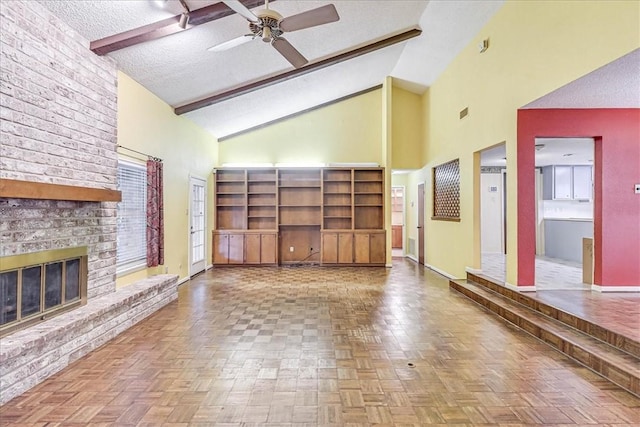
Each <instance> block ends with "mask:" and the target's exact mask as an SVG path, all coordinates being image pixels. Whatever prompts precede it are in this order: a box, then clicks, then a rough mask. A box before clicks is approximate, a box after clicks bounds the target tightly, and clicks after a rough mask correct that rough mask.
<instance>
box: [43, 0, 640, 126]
mask: <svg viewBox="0 0 640 427" xmlns="http://www.w3.org/2000/svg"><path fill="white" fill-rule="evenodd" d="M40 1H41V3H42V4H43V5H44V6H46V7H47V8H49V9H50V10H51V11H52V12H53V13H55V14H56V15H58V16H59V17H60V18H61V19H62V20H63V21H65V22H66V23H68V24H69V25H70V26H71V27H72V28H74V29H76V30H77V31H78V32H79V33H80V34H82V35H83V36H84V37H85V38H87V39H88V40H90V41H93V40H98V39H100V38H103V37H106V36H109V35H114V34H117V33H120V32H123V31H127V30H131V29H133V28H137V27H140V26H142V25H145V24H150V23H153V22H157V21H160V20H162V19H165V18H168V17H172V16H175V15H178V14H180V13H181V12H182V8H181V6H180V3H179V1H178V0H127V1H104V0H40ZM185 1H186V2H187V4H188V5H189V7H190V9H191V10H195V9H199V8H202V7H204V6H208V5H211V4H213V3H217V1H215V0H185ZM329 3H333V4H334V5H335V6H336V9H337V11H338V14H339V15H340V20H339V21H338V22H334V23H330V24H326V25H322V26H318V27H314V28H308V29H305V30H301V31H297V32H293V33H288V34H285V36H286V38H287V39H288V40H289V41H290V42H291V44H293V45H294V46H295V47H296V48H297V49H298V50H299V51H300V52H301V53H302V54H303V55H304V56H306V57H307V58H308V59H309V60H310V62H311V63H313V62H315V61H320V60H322V59H325V58H327V57H331V56H335V55H338V54H340V53H343V52H346V51H349V50H353V49H355V48H357V47H361V46H363V45H367V44H370V43H373V42H375V41H378V40H380V39H384V38H387V37H389V36H391V35H394V34H398V33H401V32H403V31H406V30H408V29H411V28H416V27H418V28H420V29H422V34H421V35H420V36H418V37H415V38H413V39H410V40H408V41H405V42H402V43H398V44H396V45H393V46H389V47H387V48H384V49H381V50H378V51H375V52H372V53H369V54H366V55H363V56H360V57H358V58H355V59H351V60H347V61H344V62H341V63H339V64H336V65H333V66H330V67H328V68H324V69H321V70H318V71H314V72H310V73H308V74H304V75H302V76H299V77H296V78H293V79H290V80H287V81H284V82H280V83H277V84H275V85H272V86H268V87H265V88H263V89H259V90H256V91H253V92H250V93H247V94H245V95H241V96H237V97H235V98H232V99H228V100H226V101H223V102H220V103H218V104H215V105H211V106H209V107H205V108H201V109H199V110H195V111H192V112H190V113H186V117H188V118H190V119H191V120H193V121H194V122H195V123H197V124H199V125H200V126H201V127H203V128H205V129H207V130H209V131H210V132H211V133H212V134H213V135H215V136H216V137H218V138H222V137H225V136H228V135H232V134H235V133H238V132H242V131H244V130H246V129H250V128H252V127H255V126H259V125H261V124H264V123H268V122H271V121H273V120H276V119H278V118H282V117H286V116H288V115H291V114H294V113H297V112H299V111H302V110H306V109H309V108H312V107H315V106H318V105H320V104H323V103H326V102H329V101H332V100H335V99H338V98H341V97H344V96H347V95H350V94H353V93H356V92H359V91H361V90H363V89H368V88H371V87H374V86H377V85H379V84H381V83H382V82H383V81H384V79H385V77H387V76H392V77H394V84H396V85H398V86H401V87H404V88H406V89H408V90H412V91H414V92H417V93H421V92H422V91H424V89H425V88H426V87H428V86H430V85H431V84H433V82H434V81H435V80H436V78H437V77H438V76H439V75H440V73H441V72H442V71H443V70H444V69H445V68H446V67H447V66H448V65H449V64H450V62H451V61H452V60H453V58H455V56H456V55H457V54H458V53H459V52H460V51H461V50H462V49H463V48H464V47H465V46H466V45H467V44H468V43H469V42H470V41H471V40H472V38H473V37H474V36H475V35H476V34H477V33H478V32H479V31H480V30H481V28H482V27H483V26H484V25H485V24H486V23H487V21H488V20H489V19H490V18H491V17H492V16H493V14H494V13H495V12H496V11H497V10H498V9H499V8H500V7H501V6H502V5H503V4H504V0H447V1H444V0H431V1H427V0H334V1H311V0H277V1H274V2H273V3H272V4H271V9H274V10H277V11H278V12H280V13H281V14H282V15H283V16H285V17H286V16H291V15H293V14H296V13H300V12H302V11H306V10H310V9H313V8H316V7H319V6H322V5H325V4H329ZM246 33H248V27H247V21H246V20H245V19H244V18H242V17H241V16H239V15H237V14H233V15H230V16H227V17H225V18H222V19H218V20H215V21H212V22H209V23H206V24H203V25H200V26H197V27H193V28H191V29H189V30H188V31H183V32H180V33H177V34H173V35H170V36H167V37H164V38H161V39H157V40H154V41H150V42H146V43H142V44H138V45H135V46H131V47H128V48H125V49H122V50H119V51H115V52H112V53H110V54H109V56H111V57H112V58H114V59H115V61H116V62H117V64H118V67H119V68H120V69H121V70H122V71H123V72H125V73H126V74H128V75H129V76H131V77H132V78H133V79H135V80H136V81H137V82H139V83H140V84H142V85H143V86H144V87H146V88H147V89H149V90H150V91H151V92H153V93H154V94H156V95H157V96H158V97H159V98H161V99H162V100H164V101H165V102H167V103H168V104H169V105H171V106H173V107H178V106H181V105H184V104H188V103H190V102H192V101H195V100H199V99H202V98H205V97H207V96H211V95H215V94H218V93H220V92H224V91H227V90H230V89H233V88H237V87H240V86H244V85H246V84H249V83H252V82H256V81H259V80H263V79H265V78H268V77H270V76H274V75H276V74H280V73H283V72H287V71H290V70H292V69H293V67H292V66H291V65H289V63H288V62H287V61H286V60H284V59H283V58H282V57H281V56H280V55H279V54H278V53H277V52H276V51H275V50H274V49H273V48H271V47H270V46H268V45H267V44H265V43H262V42H261V41H260V40H259V39H257V40H253V41H252V42H250V43H245V44H243V45H240V46H237V47H235V48H233V49H230V50H228V51H224V52H209V51H207V50H206V49H207V48H208V47H210V46H213V45H215V44H218V43H220V42H224V41H226V40H230V39H233V38H236V37H238V36H241V35H243V34H246ZM638 70H640V49H638V50H636V51H634V52H632V53H630V54H629V55H626V56H624V57H622V58H620V59H618V60H617V61H614V62H613V63H611V64H608V65H606V66H604V67H602V68H601V69H599V70H596V71H594V72H592V73H590V74H588V75H586V76H584V77H583V78H581V79H578V80H576V81H575V82H573V83H570V84H568V85H566V86H564V87H562V88H559V89H558V90H556V91H554V92H551V93H550V94H548V95H546V96H544V97H542V98H540V99H538V100H536V101H533V102H532V103H530V104H528V105H526V106H524V107H523V108H619V107H640V72H638Z"/></svg>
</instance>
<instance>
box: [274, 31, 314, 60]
mask: <svg viewBox="0 0 640 427" xmlns="http://www.w3.org/2000/svg"><path fill="white" fill-rule="evenodd" d="M271 44H272V45H273V47H274V48H276V50H277V51H278V52H280V54H281V55H282V56H284V58H285V59H286V60H287V61H289V62H290V63H291V65H293V66H294V67H296V68H300V67H302V66H303V65H305V64H307V63H308V62H309V61H307V58H305V57H304V56H302V54H301V53H300V52H298V51H297V49H296V48H295V47H293V45H291V43H289V42H288V41H287V40H285V39H283V38H282V37H279V38H277V39H275V40H274V41H273V42H272V43H271Z"/></svg>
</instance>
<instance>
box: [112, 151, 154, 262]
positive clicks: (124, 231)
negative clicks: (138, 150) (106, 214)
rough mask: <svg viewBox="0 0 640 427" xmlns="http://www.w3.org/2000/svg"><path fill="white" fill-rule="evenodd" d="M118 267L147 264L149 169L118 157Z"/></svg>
mask: <svg viewBox="0 0 640 427" xmlns="http://www.w3.org/2000/svg"><path fill="white" fill-rule="evenodd" d="M118 189H119V190H120V191H121V192H122V201H121V202H120V203H118V238H117V271H118V273H123V272H125V271H129V270H133V269H138V268H144V267H145V266H146V259H147V230H146V226H147V170H146V167H145V166H144V165H141V164H137V163H132V162H125V161H119V162H118Z"/></svg>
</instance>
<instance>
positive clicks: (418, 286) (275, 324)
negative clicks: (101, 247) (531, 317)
mask: <svg viewBox="0 0 640 427" xmlns="http://www.w3.org/2000/svg"><path fill="white" fill-rule="evenodd" d="M639 423H640V399H638V398H636V397H634V396H633V395H631V394H629V393H627V392H625V391H623V390H622V389H620V388H618V387H616V386H614V385H612V384H611V383H609V382H607V381H604V380H602V379H601V378H600V377H599V376H597V375H595V374H593V373H592V372H591V371H589V370H587V369H586V368H583V367H581V366H579V365H578V364H576V363H575V362H573V361H572V360H570V359H568V358H567V357H565V356H564V355H562V354H560V353H559V352H556V351H554V350H553V349H551V348H550V347H548V346H546V345H544V344H542V343H541V342H539V341H537V340H535V339H534V338H532V337H531V336H529V335H528V334H526V333H524V332H523V331H521V330H519V329H516V328H514V327H511V326H509V325H508V324H506V323H504V322H502V321H501V320H499V319H498V318H497V317H495V316H491V315H488V314H487V313H485V312H483V311H482V310H478V308H477V306H476V305H475V304H474V303H473V302H471V301H469V300H467V299H466V298H465V297H463V296H462V295H459V294H458V293H456V292H453V291H450V290H449V287H448V281H447V280H446V279H444V278H442V277H441V276H439V275H437V274H434V273H432V272H429V271H425V270H423V269H422V268H421V267H418V266H417V265H415V264H413V263H411V262H409V261H405V260H402V259H394V267H393V268H392V269H385V268H349V267H347V268H340V269H329V268H320V267H288V268H286V267H283V268H277V267H273V268H262V267H261V268H228V269H224V268H219V269H214V270H210V271H208V272H206V273H203V274H201V275H200V276H198V277H196V278H194V279H193V280H191V281H190V282H189V283H187V284H185V285H183V286H182V287H181V288H180V296H179V299H178V301H176V302H173V303H171V304H169V305H168V306H166V307H164V308H163V309H161V310H160V311H158V312H157V313H155V314H153V315H152V316H150V317H149V318H148V319H146V320H144V321H143V322H141V323H139V324H138V325H136V326H134V327H133V328H131V329H129V330H128V331H126V332H124V333H123V334H121V335H120V336H118V337H117V338H115V339H114V340H112V341H111V342H109V343H108V344H106V345H104V346H102V347H100V348H98V349H96V350H95V351H94V352H92V353H91V354H89V355H87V356H86V357H84V358H82V359H80V360H78V361H76V362H75V363H73V364H72V365H70V366H69V367H68V368H66V369H65V370H63V371H61V372H59V373H57V374H55V375H54V376H53V377H51V378H50V379H48V380H47V381H45V382H43V383H42V384H40V385H38V386H36V387H34V388H33V389H31V390H29V391H28V392H26V393H25V394H23V395H22V396H19V397H17V398H16V399H14V400H12V401H11V402H9V403H7V404H6V405H4V406H3V407H1V408H0V424H1V425H3V426H25V427H26V426H30V427H36V426H45V425H46V426H48V427H53V426H175V427H200V426H202V427H204V426H223V427H224V426H236V427H237V426H246V427H248V426H278V427H287V426H291V427H294V426H295V427H302V426H327V427H329V426H347V427H357V426H395V427H399V426H426V425H429V426H432V425H433V426H437V425H449V426H451V425H460V426H470V425H494V426H495V425H497V426H520V425H556V426H562V425H567V426H586V425H611V426H623V425H638V424H639Z"/></svg>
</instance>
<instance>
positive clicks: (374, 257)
mask: <svg viewBox="0 0 640 427" xmlns="http://www.w3.org/2000/svg"><path fill="white" fill-rule="evenodd" d="M215 183H216V191H215V208H216V213H215V218H216V228H215V231H214V238H213V244H214V250H213V253H214V255H213V263H214V264H215V265H233V264H287V263H323V264H366V265H384V263H385V260H386V258H385V245H386V239H385V230H384V170H383V169H382V168H286V169H284V168H252V169H237V168H236V169H228V168H223V169H218V170H217V173H216V179H215Z"/></svg>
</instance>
